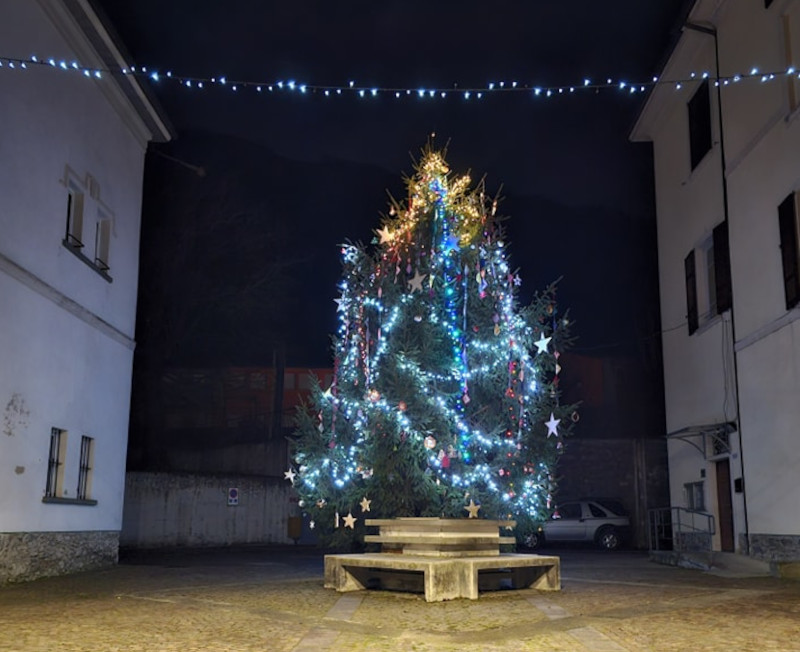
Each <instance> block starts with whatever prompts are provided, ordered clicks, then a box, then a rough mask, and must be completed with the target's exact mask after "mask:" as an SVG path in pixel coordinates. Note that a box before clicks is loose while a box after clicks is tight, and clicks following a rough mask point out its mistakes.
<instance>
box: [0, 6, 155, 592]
mask: <svg viewBox="0 0 800 652" xmlns="http://www.w3.org/2000/svg"><path fill="white" fill-rule="evenodd" d="M0 43H2V44H3V45H2V49H3V53H2V56H4V57H18V59H16V60H11V59H6V60H3V61H2V64H3V65H2V67H0V97H2V98H3V101H2V102H0V124H2V125H3V127H2V135H0V198H2V199H1V200H0V229H2V237H0V305H2V309H1V310H0V360H1V361H2V366H0V409H2V427H1V428H0V582H3V581H14V580H23V579H32V578H35V577H39V576H44V575H54V574H59V573H63V572H71V571H75V570H81V569H86V568H93V567H97V566H100V565H104V564H108V563H114V562H115V561H116V559H117V548H118V541H119V532H120V529H121V521H122V504H123V492H124V486H125V454H126V445H127V435H128V417H129V404H130V386H131V371H132V357H133V349H134V344H135V342H134V324H135V313H136V290H137V282H138V257H139V226H140V220H141V195H142V178H143V170H144V155H145V150H146V148H147V143H148V142H149V141H151V140H159V141H163V140H168V139H169V138H170V135H171V130H170V127H169V126H168V124H167V122H166V120H165V118H164V117H163V115H162V114H161V112H160V111H159V110H158V109H157V107H156V105H155V103H154V102H152V101H151V100H149V99H148V93H147V91H146V89H145V88H144V87H143V86H142V85H140V83H139V82H138V81H137V79H136V78H135V77H134V76H133V75H123V74H121V73H116V74H111V73H109V72H104V71H110V70H114V71H120V70H121V69H122V68H126V67H127V66H128V63H127V61H126V56H125V54H124V51H123V50H122V46H121V44H119V42H118V40H117V39H116V38H115V37H114V36H113V35H112V33H111V28H110V26H109V25H108V24H107V22H106V21H104V20H103V19H102V18H101V17H100V16H99V15H98V14H97V13H96V12H95V11H94V10H93V8H92V6H91V4H90V3H89V2H88V0H8V1H7V2H4V3H3V5H2V8H0ZM34 56H36V57H38V58H39V61H41V63H36V62H34V61H32V60H31V59H32V57H34ZM51 57H52V61H49V60H50V58H51ZM23 60H28V61H27V62H26V63H24V62H23ZM73 62H75V64H74V65H73ZM98 71H99V72H98Z"/></svg>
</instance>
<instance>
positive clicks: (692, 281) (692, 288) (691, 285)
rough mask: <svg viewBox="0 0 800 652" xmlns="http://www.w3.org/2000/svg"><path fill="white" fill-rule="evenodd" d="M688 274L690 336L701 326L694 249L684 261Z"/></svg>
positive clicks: (687, 301)
mask: <svg viewBox="0 0 800 652" xmlns="http://www.w3.org/2000/svg"><path fill="white" fill-rule="evenodd" d="M683 269H684V272H685V274H686V320H687V323H688V325H689V335H691V334H692V333H694V332H695V331H696V330H697V327H698V325H699V320H698V314H697V274H696V272H695V262H694V249H692V250H691V251H690V252H689V255H688V256H686V258H685V260H684V261H683Z"/></svg>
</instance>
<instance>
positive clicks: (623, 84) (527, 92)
mask: <svg viewBox="0 0 800 652" xmlns="http://www.w3.org/2000/svg"><path fill="white" fill-rule="evenodd" d="M34 66H49V67H51V68H55V69H60V70H62V71H65V72H79V73H82V74H83V76H85V77H93V78H95V79H102V78H103V75H104V74H108V75H114V74H123V75H129V76H133V77H141V78H143V79H148V80H150V81H151V82H153V83H156V84H164V83H167V82H177V83H178V84H179V85H180V86H182V87H184V88H189V89H195V90H196V89H206V88H208V87H213V86H216V87H225V88H227V89H228V90H230V91H232V92H237V91H239V90H240V89H241V90H253V91H254V92H256V93H261V92H262V91H263V90H264V88H266V89H267V90H268V91H275V90H277V91H283V92H284V93H286V94H292V95H294V94H300V95H315V94H319V95H321V96H324V97H342V96H346V95H351V96H354V97H357V98H360V99H368V98H379V97H382V96H386V97H393V98H395V99H401V98H404V97H413V96H416V97H417V98H418V99H426V100H427V99H447V98H448V97H451V96H456V97H460V98H462V99H463V100H471V99H483V98H484V97H485V96H489V95H498V94H505V95H508V94H509V93H512V94H520V95H523V96H528V97H530V96H533V97H537V98H541V97H544V98H551V97H554V96H556V95H564V94H565V92H566V94H570V95H572V94H574V93H576V91H581V90H584V91H593V92H595V93H597V92H599V91H603V90H616V91H625V94H626V95H628V96H631V95H640V94H643V93H645V92H647V90H648V89H652V88H656V87H659V86H664V87H668V88H673V89H675V90H680V89H681V88H683V86H684V84H688V83H689V82H696V81H697V80H698V73H697V72H691V73H690V74H689V75H688V76H687V77H684V78H676V79H660V78H659V77H655V76H654V77H652V79H650V80H649V81H628V80H624V79H616V80H615V79H612V78H610V77H608V78H606V79H605V81H603V82H593V81H592V80H591V79H590V78H588V77H586V78H584V80H583V83H582V84H579V85H577V84H558V85H553V86H541V85H535V84H525V83H520V82H518V81H512V82H510V83H506V82H504V81H500V82H489V83H488V84H487V85H486V86H484V87H478V86H472V87H462V86H460V85H458V84H454V85H453V86H451V87H435V88H420V87H416V88H414V87H394V86H375V85H369V86H367V85H361V84H358V83H357V82H356V81H355V80H350V81H348V82H347V84H345V85H338V84H310V83H306V82H299V81H296V80H289V81H282V80H278V81H265V80H252V79H238V80H230V81H229V80H228V79H227V78H226V77H224V76H222V77H216V76H213V77H197V76H191V75H176V74H174V73H173V72H172V71H169V72H167V73H166V74H162V73H160V72H158V71H157V70H152V71H150V72H148V69H147V67H145V66H142V67H138V68H137V67H136V66H131V67H130V68H127V67H122V68H119V69H114V68H103V67H87V66H83V65H81V64H80V63H78V62H77V61H72V62H70V63H67V62H66V61H63V60H62V61H56V60H55V59H53V58H48V59H45V60H42V59H39V57H38V56H36V55H32V56H30V57H29V58H27V59H26V58H18V57H0V68H2V69H10V70H30V69H31V68H32V67H34ZM795 73H796V69H795V68H794V67H789V68H788V69H787V70H774V71H771V72H761V71H760V70H759V68H758V67H757V66H753V67H751V68H750V71H749V72H747V73H736V74H732V75H728V76H719V77H715V78H714V79H715V82H714V83H715V85H716V86H719V85H720V84H722V85H728V84H729V83H738V82H740V81H742V80H747V79H758V80H760V81H761V82H762V83H766V82H770V81H774V80H776V79H780V78H784V77H793V76H794V75H795ZM699 77H700V78H701V79H709V78H710V74H709V73H708V72H707V71H703V72H702V73H700V75H699Z"/></svg>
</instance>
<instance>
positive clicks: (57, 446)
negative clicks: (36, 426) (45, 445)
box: [44, 428, 67, 498]
mask: <svg viewBox="0 0 800 652" xmlns="http://www.w3.org/2000/svg"><path fill="white" fill-rule="evenodd" d="M66 437H67V433H66V432H65V431H64V430H61V429H60V428H51V429H50V454H49V457H48V461H47V484H46V486H45V490H44V495H45V497H47V498H55V497H59V496H61V487H62V481H63V474H64V448H65V444H66Z"/></svg>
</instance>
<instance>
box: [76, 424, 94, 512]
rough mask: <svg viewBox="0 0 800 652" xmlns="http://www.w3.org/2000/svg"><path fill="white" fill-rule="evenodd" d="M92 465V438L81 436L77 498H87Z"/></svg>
mask: <svg viewBox="0 0 800 652" xmlns="http://www.w3.org/2000/svg"><path fill="white" fill-rule="evenodd" d="M93 465H94V439H92V438H91V437H87V436H85V435H84V436H83V437H81V461H80V466H79V467H78V492H77V498H78V500H88V499H89V498H90V497H91V490H92V466H93Z"/></svg>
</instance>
